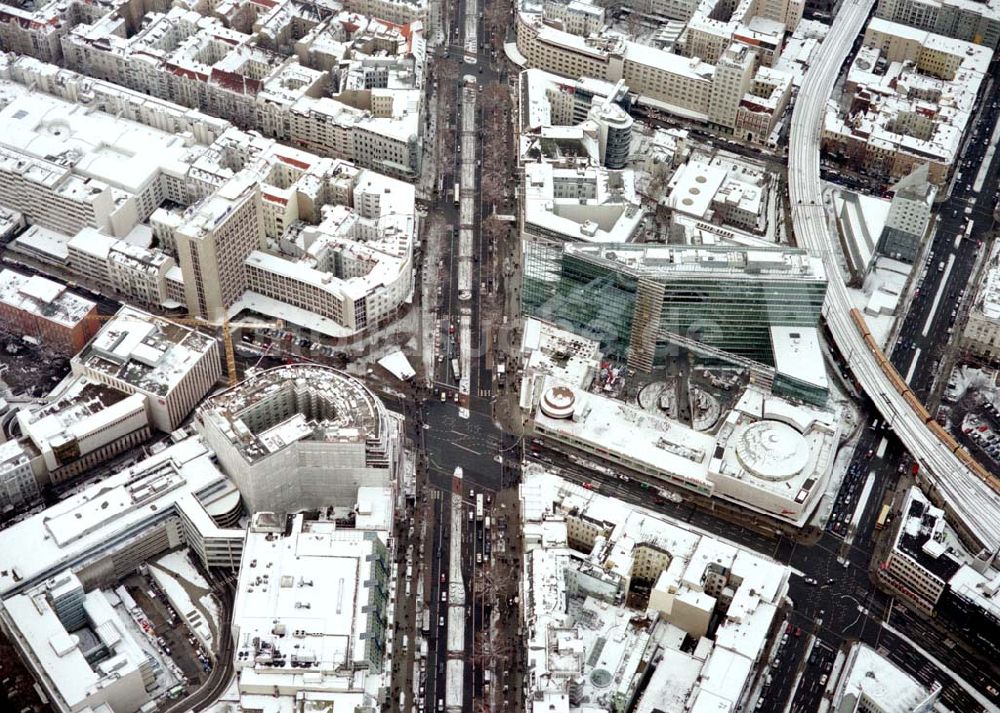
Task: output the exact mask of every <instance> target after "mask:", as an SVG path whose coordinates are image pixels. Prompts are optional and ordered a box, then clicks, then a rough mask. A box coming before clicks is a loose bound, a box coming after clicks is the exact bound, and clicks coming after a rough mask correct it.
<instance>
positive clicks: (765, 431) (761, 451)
mask: <svg viewBox="0 0 1000 713" xmlns="http://www.w3.org/2000/svg"><path fill="white" fill-rule="evenodd" d="M736 457H737V458H738V459H739V461H740V463H741V464H742V465H743V467H744V468H746V469H747V470H748V471H750V472H751V473H752V474H753V475H755V476H757V477H758V478H763V479H765V480H788V479H789V478H791V477H793V476H795V475H797V474H798V473H800V472H802V469H803V468H805V467H806V465H807V464H808V463H809V444H808V443H807V442H806V439H805V438H804V437H803V436H802V434H801V433H799V432H798V431H796V430H795V429H794V428H792V427H791V426H789V425H787V424H785V423H781V422H780V421H758V422H757V423H752V424H750V425H749V426H747V427H746V428H745V429H744V430H743V432H742V433H741V434H740V435H739V437H738V438H737V440H736Z"/></svg>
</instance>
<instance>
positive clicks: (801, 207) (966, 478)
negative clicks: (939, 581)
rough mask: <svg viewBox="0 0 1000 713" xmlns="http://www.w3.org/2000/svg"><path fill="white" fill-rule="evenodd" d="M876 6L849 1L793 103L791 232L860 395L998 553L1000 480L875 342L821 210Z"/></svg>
mask: <svg viewBox="0 0 1000 713" xmlns="http://www.w3.org/2000/svg"><path fill="white" fill-rule="evenodd" d="M873 5H874V0H846V2H845V3H844V4H843V5H842V7H841V10H840V11H839V12H838V13H837V17H836V20H835V22H834V24H833V26H832V27H831V28H830V32H829V33H828V34H827V37H826V39H825V40H824V41H823V43H822V44H821V45H820V48H819V51H818V56H817V57H816V58H815V59H814V61H813V63H812V64H811V66H810V68H809V70H808V71H807V73H806V75H805V78H804V80H803V82H802V87H801V89H800V90H799V95H798V98H797V99H796V100H795V106H794V109H793V112H792V124H791V134H790V140H789V151H788V195H789V201H790V203H791V213H792V223H793V228H794V232H795V236H796V238H797V240H798V244H799V245H800V246H801V247H804V248H806V249H808V250H809V251H811V252H813V253H815V254H816V255H820V256H822V258H823V262H824V264H825V265H826V270H827V275H828V277H829V286H828V288H827V295H826V302H825V303H824V305H823V315H824V317H825V319H826V323H827V326H828V328H829V330H830V333H831V335H832V336H833V340H834V342H835V343H836V345H837V348H838V349H839V350H840V352H841V354H842V355H843V356H844V358H845V359H846V360H847V363H848V367H849V368H850V370H851V371H852V373H853V374H854V376H855V378H856V379H857V381H858V383H859V384H860V386H861V388H862V389H864V391H865V393H866V394H868V396H869V398H870V399H871V400H872V402H873V403H874V404H875V407H876V408H877V409H878V410H879V412H881V414H882V416H883V417H884V418H885V419H886V421H887V422H888V423H891V424H893V429H894V430H895V432H896V435H897V436H898V437H899V439H900V440H901V441H902V442H903V444H904V446H906V448H907V449H908V450H909V451H910V453H911V454H912V455H913V457H914V458H915V459H916V460H917V462H918V463H919V464H920V467H921V473H922V477H923V479H924V481H925V484H926V485H929V486H930V490H931V491H932V493H931V494H932V495H936V496H937V497H936V498H935V500H937V501H939V502H941V503H942V505H943V507H944V509H945V511H946V512H948V514H949V515H950V516H951V518H950V519H951V522H952V524H953V525H954V526H955V528H956V530H957V531H958V532H959V534H961V535H962V536H963V538H964V539H966V540H967V541H968V543H969V544H974V545H975V546H978V547H982V548H985V549H988V550H990V551H992V552H996V551H997V549H998V548H1000V480H998V478H997V477H996V476H995V475H993V474H991V473H990V472H989V471H987V470H986V469H985V468H983V467H982V465H980V464H979V463H977V462H976V460H975V459H974V458H973V457H972V456H971V455H970V454H969V452H968V451H966V450H965V449H964V448H962V447H961V446H960V445H959V444H958V442H957V441H956V440H955V439H954V438H953V437H952V436H951V434H949V433H948V432H947V431H946V430H945V429H944V428H942V427H941V425H940V424H938V423H937V422H936V421H935V420H934V419H933V418H932V417H931V416H930V414H929V413H928V412H927V409H926V408H925V407H924V405H923V404H922V403H921V402H920V400H919V399H918V398H917V397H916V396H915V395H914V394H913V392H912V391H911V390H910V388H909V386H908V385H907V384H906V382H905V381H904V380H903V378H902V377H901V376H900V375H899V372H897V371H896V369H895V368H894V367H893V366H892V364H891V362H890V361H889V360H888V358H886V356H885V354H884V353H883V352H882V349H881V348H880V347H879V346H878V344H877V343H876V342H875V340H874V339H873V338H872V336H871V333H870V331H869V329H868V326H867V324H866V323H865V319H864V317H863V316H862V315H861V313H860V312H859V311H858V310H857V309H856V308H855V307H854V305H853V304H852V302H851V297H850V295H849V293H848V292H847V287H846V285H845V284H844V281H843V280H842V279H840V278H839V275H840V268H839V267H838V264H837V260H836V245H837V242H838V238H837V235H836V234H835V231H834V230H833V229H832V228H831V227H830V225H829V223H828V222H827V215H826V211H825V210H824V208H823V195H822V187H821V184H820V173H819V169H820V165H819V145H820V133H821V127H822V121H823V116H824V113H825V111H826V107H827V103H828V102H829V101H830V95H831V93H832V91H833V88H834V85H835V83H836V80H837V76H838V74H839V72H840V70H841V68H842V66H843V64H844V61H845V60H846V59H847V57H848V55H849V53H850V51H851V48H852V46H853V45H854V41H855V39H856V38H857V37H858V35H859V33H860V32H861V31H862V29H863V27H864V24H865V22H866V21H867V19H868V16H869V14H870V13H871V10H872V6H873ZM973 549H975V547H974V548H973Z"/></svg>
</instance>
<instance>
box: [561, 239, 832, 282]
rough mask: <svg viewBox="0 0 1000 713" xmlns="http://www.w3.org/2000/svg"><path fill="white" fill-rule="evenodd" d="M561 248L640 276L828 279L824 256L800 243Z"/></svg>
mask: <svg viewBox="0 0 1000 713" xmlns="http://www.w3.org/2000/svg"><path fill="white" fill-rule="evenodd" d="M563 250H565V251H566V252H567V253H572V254H573V255H575V256H578V257H581V258H587V259H591V260H594V261H599V262H601V263H607V264H612V265H616V267H617V269H620V270H622V271H625V272H628V273H630V274H634V275H636V276H643V277H650V278H654V279H656V278H660V279H662V278H667V277H669V276H676V277H678V278H680V277H684V276H692V277H698V276H705V275H717V276H718V277H719V279H731V278H737V279H745V276H746V275H748V274H752V275H753V279H754V280H759V281H761V282H767V281H771V280H794V281H807V282H814V281H817V280H820V281H825V280H826V272H825V270H824V268H823V264H822V260H821V259H820V258H818V257H813V256H811V255H809V254H808V253H806V252H805V251H804V250H799V249H797V248H785V247H775V248H771V249H766V248H758V249H751V248H747V247H743V246H733V245H719V246H714V247H710V248H706V247H698V246H672V245H650V244H645V245H640V244H627V245H588V244H584V243H568V244H566V245H565V246H563Z"/></svg>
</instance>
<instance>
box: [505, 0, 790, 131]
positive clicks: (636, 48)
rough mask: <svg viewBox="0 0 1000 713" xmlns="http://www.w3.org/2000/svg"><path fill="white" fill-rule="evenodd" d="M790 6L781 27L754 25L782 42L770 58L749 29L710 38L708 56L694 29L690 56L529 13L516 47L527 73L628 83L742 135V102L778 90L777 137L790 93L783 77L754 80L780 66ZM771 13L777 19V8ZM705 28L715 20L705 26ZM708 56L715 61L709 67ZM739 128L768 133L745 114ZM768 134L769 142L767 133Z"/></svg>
mask: <svg viewBox="0 0 1000 713" xmlns="http://www.w3.org/2000/svg"><path fill="white" fill-rule="evenodd" d="M776 4H777V5H782V4H781V3H776ZM793 5H794V6H795V7H796V8H798V9H797V10H795V11H791V10H789V9H788V7H789V6H786V5H782V7H784V8H785V11H784V14H782V13H778V14H781V16H782V20H781V21H777V20H768V19H766V18H756V19H757V20H759V22H758V25H759V24H760V23H764V24H767V23H771V24H772V25H774V28H773V29H774V32H775V33H776V34H777V39H776V40H774V45H775V49H774V51H773V52H771V53H770V54H767V53H764V52H763V50H762V48H763V47H765V46H766V43H765V42H763V41H762V40H761V38H760V37H758V36H757V35H760V34H761V31H760V30H758V31H751V30H750V29H747V30H746V31H744V32H743V34H742V35H740V34H738V33H735V31H730V30H732V28H730V29H729V30H727V31H726V32H723V33H722V35H719V36H718V37H716V36H715V35H713V38H716V39H717V40H718V42H717V45H718V46H717V47H716V46H715V45H712V49H711V50H710V49H709V48H706V47H701V45H700V44H699V39H698V38H700V37H701V35H698V34H697V33H695V32H694V30H692V31H691V34H690V40H689V42H688V51H687V54H688V55H689V56H683V55H681V54H676V53H674V52H670V51H667V50H664V49H660V48H658V47H654V46H650V45H645V44H640V43H637V42H631V41H626V40H623V39H622V38H621V37H620V36H617V35H613V34H607V33H604V32H603V30H602V32H598V33H592V34H589V35H586V36H584V35H581V34H574V33H573V32H570V31H567V30H564V29H561V28H560V27H558V26H553V25H551V24H549V23H547V22H546V21H545V20H544V19H543V17H542V16H541V15H538V14H534V13H531V12H521V13H519V14H518V18H517V26H516V31H517V48H518V50H519V51H520V53H521V54H522V55H524V57H525V59H526V60H527V66H528V67H532V68H539V69H542V70H545V71H546V72H551V73H553V74H557V75H562V76H564V77H573V78H576V77H590V78H594V79H597V80H599V81H603V82H610V83H612V84H613V83H616V82H619V81H624V82H625V84H627V85H628V87H629V89H630V90H631V91H632V92H634V93H636V94H638V95H639V96H640V98H641V101H643V102H645V103H646V104H649V105H650V106H653V107H656V108H658V109H663V110H665V111H669V112H672V113H676V114H679V115H681V116H684V117H686V118H689V119H696V120H701V121H704V122H707V123H709V124H711V125H713V126H715V127H716V128H719V129H721V130H723V131H725V132H727V133H733V132H735V131H736V130H737V126H738V125H737V115H738V114H739V107H740V106H741V102H742V101H743V99H744V97H745V96H747V95H749V96H751V97H755V98H756V104H761V103H764V102H763V101H762V100H763V99H765V98H769V97H771V95H772V94H775V89H776V88H777V89H780V91H778V92H777V94H776V96H775V97H773V99H774V101H773V104H774V106H773V107H769V110H770V113H772V114H776V115H777V116H776V117H775V118H772V119H770V120H769V121H768V122H767V123H768V124H770V126H769V128H770V130H773V125H774V124H775V123H776V122H777V120H778V119H779V118H780V112H781V111H783V109H784V105H785V104H787V94H788V87H787V86H786V83H785V82H784V80H783V78H782V75H781V74H774V73H770V74H769V73H766V72H765V73H763V74H761V76H760V80H759V83H757V84H755V82H754V78H755V76H756V75H757V74H760V69H766V67H762V68H761V67H759V64H760V62H761V61H762V60H761V57H765V58H766V59H767V62H766V64H770V63H772V62H773V61H774V59H776V57H777V48H778V47H780V44H781V37H783V35H784V24H783V23H784V22H785V19H786V16H787V18H788V22H789V23H791V27H793V28H794V26H795V25H797V24H798V18H799V17H801V5H800V4H797V3H793ZM740 8H742V9H743V11H745V12H748V13H749V12H751V11H756V10H757V9H758V8H757V4H756V3H754V2H752V1H751V0H745V2H743V3H742V4H741V5H740ZM710 9H711V8H709V10H710ZM773 11H774V12H777V9H773ZM789 13H790V14H789ZM705 22H706V23H711V22H714V21H709V20H707V19H706V20H705ZM558 24H559V23H557V25H558ZM703 24H704V23H703ZM770 26H771V25H768V27H770ZM726 27H728V25H727V26H726ZM751 35H752V36H751ZM741 37H742V40H740V38H741ZM706 57H707V58H710V61H706ZM749 108H750V107H748V109H749ZM756 111H758V112H759V111H761V109H759V108H758V109H756ZM759 121H760V120H759V119H758V120H757V122H759ZM740 128H741V129H745V130H747V131H752V130H753V129H756V134H760V133H763V129H762V128H761V127H760V126H757V123H756V122H755V121H754V120H752V119H751V117H750V116H748V115H747V112H744V115H743V116H741V123H740ZM767 133H768V135H769V134H770V131H768V132H767Z"/></svg>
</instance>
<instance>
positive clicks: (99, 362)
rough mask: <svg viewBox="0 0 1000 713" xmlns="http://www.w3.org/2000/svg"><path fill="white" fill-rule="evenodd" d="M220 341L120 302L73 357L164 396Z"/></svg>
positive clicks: (142, 389)
mask: <svg viewBox="0 0 1000 713" xmlns="http://www.w3.org/2000/svg"><path fill="white" fill-rule="evenodd" d="M216 344H217V342H216V340H215V338H214V337H211V336H208V335H206V334H202V333H200V332H198V331H196V330H194V329H193V328H191V327H188V326H186V325H182V324H178V323H177V322H172V321H170V320H169V319H167V318H164V317H159V316H155V315H151V314H149V313H147V312H143V311H142V310H138V309H134V308H132V307H122V308H121V309H119V310H118V312H117V313H116V314H115V318H114V319H112V320H110V321H108V322H107V323H105V325H104V326H103V327H102V328H101V330H100V331H99V332H98V333H97V334H96V335H95V336H94V338H93V340H91V342H90V344H88V345H87V347H86V348H85V349H84V350H83V351H82V352H80V354H78V355H77V356H76V357H75V359H74V361H77V362H79V363H80V364H82V365H83V366H84V367H85V368H87V369H92V370H94V371H97V372H100V373H101V374H106V375H108V376H109V377H111V378H112V379H121V380H122V381H124V382H126V383H128V384H130V385H131V386H133V387H134V388H135V389H137V390H139V391H143V392H145V393H150V394H155V395H157V396H164V395H166V394H168V393H170V392H171V391H173V390H174V389H175V388H176V387H177V386H178V385H179V384H180V383H181V381H182V380H183V379H184V377H185V376H187V374H188V373H189V372H190V370H191V369H193V368H194V367H196V366H197V365H198V364H199V362H200V361H201V359H202V358H204V357H206V356H207V355H208V354H209V353H210V352H211V351H212V350H213V349H214V348H216Z"/></svg>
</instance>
